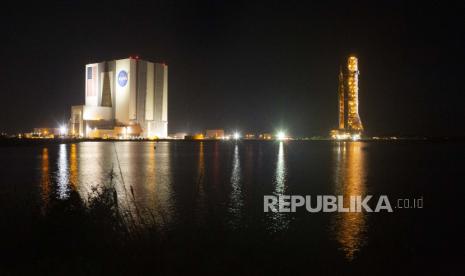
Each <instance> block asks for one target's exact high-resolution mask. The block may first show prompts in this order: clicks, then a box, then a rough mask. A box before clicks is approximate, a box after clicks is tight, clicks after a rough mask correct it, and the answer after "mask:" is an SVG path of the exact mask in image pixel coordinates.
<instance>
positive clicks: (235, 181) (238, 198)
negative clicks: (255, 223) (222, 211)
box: [229, 144, 243, 227]
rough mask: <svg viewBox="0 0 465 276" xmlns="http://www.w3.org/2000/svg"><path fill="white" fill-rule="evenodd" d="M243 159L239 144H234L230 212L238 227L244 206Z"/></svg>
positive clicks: (234, 223) (233, 221)
mask: <svg viewBox="0 0 465 276" xmlns="http://www.w3.org/2000/svg"><path fill="white" fill-rule="evenodd" d="M241 174H242V172H241V161H240V156H239V145H238V144H235V145H234V154H233V163H232V171H231V178H230V182H231V188H232V190H231V195H230V202H231V203H230V205H229V212H230V213H231V214H232V221H231V223H232V224H233V225H234V226H235V227H238V226H239V223H240V220H241V213H242V206H243V198H242V197H243V195H242V186H241Z"/></svg>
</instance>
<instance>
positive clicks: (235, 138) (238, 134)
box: [234, 132, 241, 140]
mask: <svg viewBox="0 0 465 276" xmlns="http://www.w3.org/2000/svg"><path fill="white" fill-rule="evenodd" d="M240 138H241V134H240V133H239V132H234V140H239V139H240Z"/></svg>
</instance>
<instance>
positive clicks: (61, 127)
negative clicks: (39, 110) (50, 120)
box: [60, 125, 68, 135]
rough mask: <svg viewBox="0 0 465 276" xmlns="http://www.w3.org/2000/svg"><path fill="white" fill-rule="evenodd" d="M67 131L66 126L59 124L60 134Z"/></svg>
mask: <svg viewBox="0 0 465 276" xmlns="http://www.w3.org/2000/svg"><path fill="white" fill-rule="evenodd" d="M67 132H68V128H66V126H65V125H62V126H60V135H65V134H66V133H67Z"/></svg>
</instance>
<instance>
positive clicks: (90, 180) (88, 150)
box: [77, 142, 118, 198]
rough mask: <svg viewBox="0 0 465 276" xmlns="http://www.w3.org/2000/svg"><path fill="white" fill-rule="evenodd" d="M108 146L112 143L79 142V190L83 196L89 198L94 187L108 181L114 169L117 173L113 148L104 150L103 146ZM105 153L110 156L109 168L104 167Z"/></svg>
mask: <svg viewBox="0 0 465 276" xmlns="http://www.w3.org/2000/svg"><path fill="white" fill-rule="evenodd" d="M108 146H111V144H106V143H94V142H83V143H79V148H78V155H79V160H78V166H77V171H78V175H79V177H78V178H79V185H78V191H79V194H80V195H81V197H82V198H88V196H89V195H90V194H91V193H92V190H93V189H95V188H97V187H100V186H101V185H103V184H104V183H106V181H108V180H107V179H108V176H109V175H110V173H111V171H112V169H113V172H114V173H115V174H116V173H117V172H118V168H117V165H116V164H114V163H113V160H111V158H112V157H113V151H112V150H111V148H110V150H109V151H108V152H102V151H103V150H102V148H104V147H108ZM103 154H105V155H107V156H108V157H109V158H110V160H109V162H106V164H107V166H108V168H103V165H104V164H102V158H103V157H104V156H103ZM113 167H115V168H113Z"/></svg>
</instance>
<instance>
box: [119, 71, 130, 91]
mask: <svg viewBox="0 0 465 276" xmlns="http://www.w3.org/2000/svg"><path fill="white" fill-rule="evenodd" d="M127 83H128V73H127V72H126V71H124V70H121V71H119V74H118V84H119V86H121V87H124V86H126V84H127Z"/></svg>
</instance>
